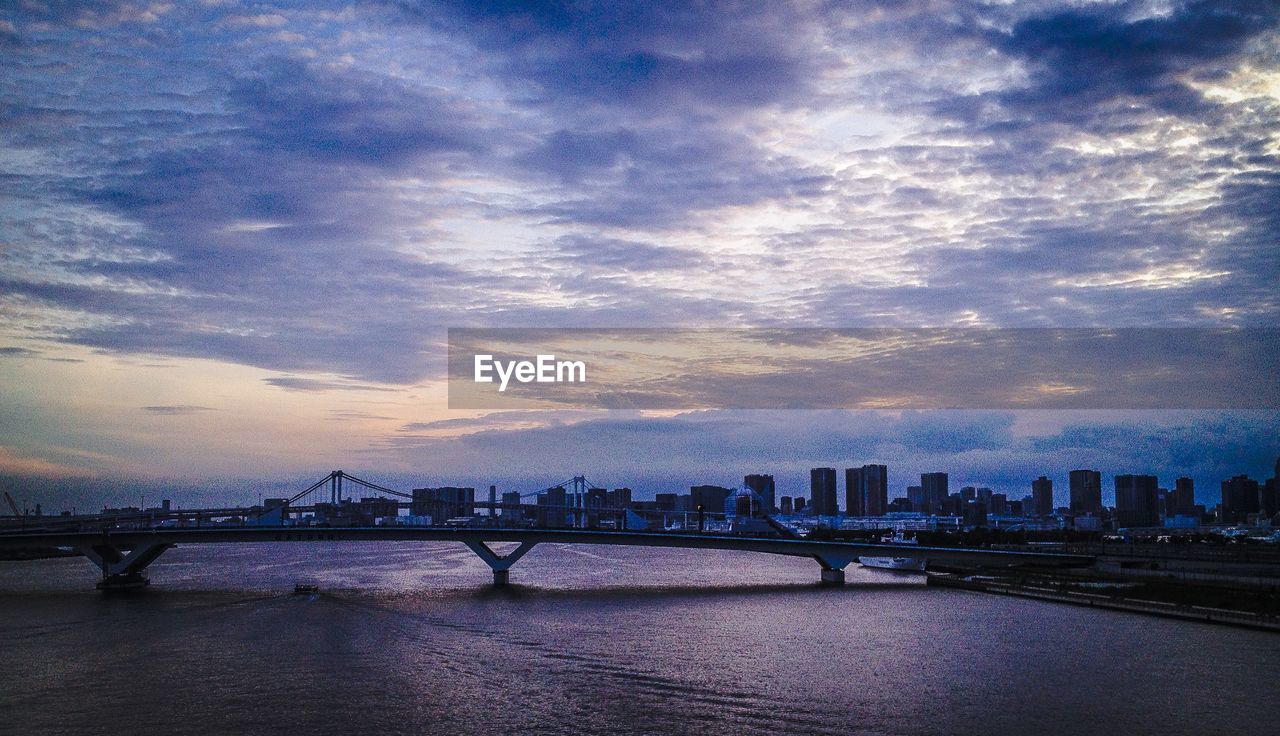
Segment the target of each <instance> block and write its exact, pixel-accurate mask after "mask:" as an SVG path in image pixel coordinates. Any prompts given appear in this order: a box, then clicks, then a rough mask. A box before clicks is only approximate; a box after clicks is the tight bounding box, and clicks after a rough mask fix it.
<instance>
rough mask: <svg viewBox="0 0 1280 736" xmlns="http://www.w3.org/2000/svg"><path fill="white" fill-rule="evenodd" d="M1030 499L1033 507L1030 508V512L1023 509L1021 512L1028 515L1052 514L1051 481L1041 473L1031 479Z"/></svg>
mask: <svg viewBox="0 0 1280 736" xmlns="http://www.w3.org/2000/svg"><path fill="white" fill-rule="evenodd" d="M1031 499H1032V501H1033V505H1034V506H1035V508H1034V509H1031V511H1030V513H1027V510H1026V509H1023V513H1026V514H1027V515H1028V516H1050V515H1051V514H1053V481H1051V480H1049V479H1048V478H1047V477H1045V476H1043V475H1042V476H1040V477H1039V478H1036V479H1035V480H1033V481H1031Z"/></svg>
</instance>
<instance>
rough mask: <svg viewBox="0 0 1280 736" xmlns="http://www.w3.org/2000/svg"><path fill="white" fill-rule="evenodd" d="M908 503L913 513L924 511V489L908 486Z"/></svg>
mask: <svg viewBox="0 0 1280 736" xmlns="http://www.w3.org/2000/svg"><path fill="white" fill-rule="evenodd" d="M907 501H908V502H909V503H910V504H911V510H912V511H924V510H925V509H924V488H921V487H920V486H907Z"/></svg>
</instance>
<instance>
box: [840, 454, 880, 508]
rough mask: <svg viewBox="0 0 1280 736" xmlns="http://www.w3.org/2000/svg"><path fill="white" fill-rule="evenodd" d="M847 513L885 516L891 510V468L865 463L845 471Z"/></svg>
mask: <svg viewBox="0 0 1280 736" xmlns="http://www.w3.org/2000/svg"><path fill="white" fill-rule="evenodd" d="M844 484H845V485H844V492H845V513H846V514H848V515H849V516H884V515H885V513H887V512H888V510H889V468H888V467H887V466H884V465H863V466H862V467H861V468H847V469H846V470H845V471H844Z"/></svg>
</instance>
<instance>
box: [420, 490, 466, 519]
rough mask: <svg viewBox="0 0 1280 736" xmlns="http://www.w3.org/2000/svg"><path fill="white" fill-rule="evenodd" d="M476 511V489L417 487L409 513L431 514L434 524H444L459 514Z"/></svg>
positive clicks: (463, 514) (464, 514)
mask: <svg viewBox="0 0 1280 736" xmlns="http://www.w3.org/2000/svg"><path fill="white" fill-rule="evenodd" d="M475 512H476V489H474V488H457V487H453V486H446V487H444V488H415V489H413V501H412V502H411V503H410V505H409V513H411V514H413V515H414V516H430V517H431V521H432V523H433V524H443V523H444V522H446V521H448V520H449V519H453V518H456V517H459V516H471V515H473V514H475Z"/></svg>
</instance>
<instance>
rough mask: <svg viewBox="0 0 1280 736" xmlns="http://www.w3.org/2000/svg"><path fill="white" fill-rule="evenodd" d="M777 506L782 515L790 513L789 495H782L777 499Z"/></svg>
mask: <svg viewBox="0 0 1280 736" xmlns="http://www.w3.org/2000/svg"><path fill="white" fill-rule="evenodd" d="M778 508H779V509H780V510H781V511H782V514H783V515H784V516H785V515H787V514H790V513H792V507H791V497H790V496H783V497H782V498H780V499H778Z"/></svg>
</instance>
